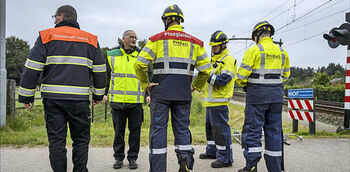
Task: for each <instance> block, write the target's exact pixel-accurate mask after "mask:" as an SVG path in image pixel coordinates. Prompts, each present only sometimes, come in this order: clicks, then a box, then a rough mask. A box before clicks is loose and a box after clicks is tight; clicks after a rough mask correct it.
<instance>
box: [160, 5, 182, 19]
mask: <svg viewBox="0 0 350 172" xmlns="http://www.w3.org/2000/svg"><path fill="white" fill-rule="evenodd" d="M167 17H178V18H179V22H180V23H183V22H184V16H183V12H182V10H181V9H180V7H179V6H177V5H176V4H174V5H171V6H169V7H167V8H166V9H165V10H164V12H163V15H162V20H163V21H164V20H165V19H166V18H167ZM173 20H175V18H174V19H173Z"/></svg>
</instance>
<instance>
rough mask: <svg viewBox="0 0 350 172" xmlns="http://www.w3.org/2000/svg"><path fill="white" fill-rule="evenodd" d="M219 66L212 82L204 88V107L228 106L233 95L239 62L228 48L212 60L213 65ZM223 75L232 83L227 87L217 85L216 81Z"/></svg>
mask: <svg viewBox="0 0 350 172" xmlns="http://www.w3.org/2000/svg"><path fill="white" fill-rule="evenodd" d="M215 63H216V64H217V67H216V68H214V69H213V70H212V71H211V74H210V76H211V79H210V82H209V83H208V82H206V84H205V85H204V88H203V106H205V107H210V106H222V105H227V104H228V103H229V102H230V99H231V97H232V94H233V88H234V85H235V76H236V72H237V62H236V60H235V59H234V58H233V57H232V56H231V55H230V54H229V52H228V50H227V48H226V49H225V50H223V51H222V53H220V54H217V55H214V56H213V57H212V58H211V64H212V65H213V64H215ZM221 74H227V75H229V76H230V77H231V81H230V82H228V83H227V84H226V85H215V81H216V80H217V79H218V76H220V75H221Z"/></svg>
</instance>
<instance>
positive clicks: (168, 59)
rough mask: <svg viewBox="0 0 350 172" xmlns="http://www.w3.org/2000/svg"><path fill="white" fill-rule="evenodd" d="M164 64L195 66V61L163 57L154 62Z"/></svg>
mask: <svg viewBox="0 0 350 172" xmlns="http://www.w3.org/2000/svg"><path fill="white" fill-rule="evenodd" d="M160 62H161V63H164V62H179V63H187V64H188V63H189V64H193V65H194V64H195V61H194V60H192V59H188V58H182V57H163V58H157V59H155V60H154V63H160Z"/></svg>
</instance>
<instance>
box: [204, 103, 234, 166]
mask: <svg viewBox="0 0 350 172" xmlns="http://www.w3.org/2000/svg"><path fill="white" fill-rule="evenodd" d="M228 120H229V111H228V108H227V106H214V107H207V108H206V115H205V129H206V137H207V141H208V144H207V146H206V154H207V155H211V156H216V159H217V160H218V161H221V162H223V163H232V162H233V158H232V138H231V128H230V126H229V125H228Z"/></svg>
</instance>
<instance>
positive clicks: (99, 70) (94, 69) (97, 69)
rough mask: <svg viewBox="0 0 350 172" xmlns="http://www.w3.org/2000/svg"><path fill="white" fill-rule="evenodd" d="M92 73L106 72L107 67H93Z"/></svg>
mask: <svg viewBox="0 0 350 172" xmlns="http://www.w3.org/2000/svg"><path fill="white" fill-rule="evenodd" d="M92 72H106V65H104V64H103V65H92Z"/></svg>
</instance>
